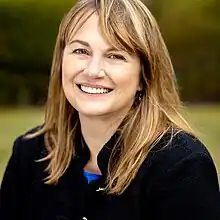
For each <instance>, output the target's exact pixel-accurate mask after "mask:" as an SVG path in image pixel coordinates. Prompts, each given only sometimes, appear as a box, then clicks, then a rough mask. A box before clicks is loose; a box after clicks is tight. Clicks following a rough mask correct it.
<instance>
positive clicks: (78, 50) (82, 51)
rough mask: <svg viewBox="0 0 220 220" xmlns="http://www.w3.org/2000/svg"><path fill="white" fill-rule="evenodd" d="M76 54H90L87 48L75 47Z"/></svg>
mask: <svg viewBox="0 0 220 220" xmlns="http://www.w3.org/2000/svg"><path fill="white" fill-rule="evenodd" d="M73 53H75V54H83V55H89V52H88V51H87V50H86V49H75V50H74V51H73Z"/></svg>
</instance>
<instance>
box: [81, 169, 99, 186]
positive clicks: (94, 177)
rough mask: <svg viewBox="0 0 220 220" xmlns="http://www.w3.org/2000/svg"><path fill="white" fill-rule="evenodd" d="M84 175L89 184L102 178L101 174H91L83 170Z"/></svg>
mask: <svg viewBox="0 0 220 220" xmlns="http://www.w3.org/2000/svg"><path fill="white" fill-rule="evenodd" d="M83 175H84V177H86V179H87V181H88V183H90V182H92V181H93V180H97V179H99V178H100V177H101V175H100V174H95V173H90V172H88V171H86V170H83Z"/></svg>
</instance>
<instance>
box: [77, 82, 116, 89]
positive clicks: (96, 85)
mask: <svg viewBox="0 0 220 220" xmlns="http://www.w3.org/2000/svg"><path fill="white" fill-rule="evenodd" d="M77 85H81V86H86V87H91V88H103V89H111V90H112V88H110V87H109V86H103V85H98V84H90V83H77Z"/></svg>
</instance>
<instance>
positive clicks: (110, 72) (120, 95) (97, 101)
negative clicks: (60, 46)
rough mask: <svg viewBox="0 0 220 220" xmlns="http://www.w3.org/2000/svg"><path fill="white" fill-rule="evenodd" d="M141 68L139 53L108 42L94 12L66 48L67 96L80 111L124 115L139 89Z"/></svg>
mask: <svg viewBox="0 0 220 220" xmlns="http://www.w3.org/2000/svg"><path fill="white" fill-rule="evenodd" d="M140 69H141V67H140V60H139V58H138V57H137V56H135V55H131V54H129V53H127V52H126V51H119V50H117V49H115V48H113V47H111V45H109V44H108V43H107V42H106V40H105V39H104V38H103V36H102V35H101V33H100V30H99V23H98V16H97V14H93V15H92V16H91V17H90V18H89V19H88V20H87V21H86V22H85V23H84V25H83V26H82V27H81V28H80V29H79V31H78V32H77V33H76V34H75V35H74V36H73V37H72V39H71V41H70V42H69V44H68V45H66V47H65V49H64V55H63V63H62V85H63V89H64V93H65V96H66V98H67V100H68V101H69V102H70V104H71V105H72V106H73V107H74V108H75V109H76V110H77V111H78V112H79V114H81V115H85V116H103V115H106V116H107V115H111V114H112V113H114V115H115V113H116V115H124V114H126V113H127V112H128V110H129V109H130V108H131V106H132V104H133V101H134V97H135V94H136V92H137V90H140V86H139V78H140ZM112 115H113V114H112Z"/></svg>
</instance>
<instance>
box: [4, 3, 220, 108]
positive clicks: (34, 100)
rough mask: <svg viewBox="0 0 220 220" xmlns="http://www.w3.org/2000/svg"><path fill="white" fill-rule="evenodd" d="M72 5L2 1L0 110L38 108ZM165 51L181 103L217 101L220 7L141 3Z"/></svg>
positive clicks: (195, 4) (219, 78)
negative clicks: (156, 24)
mask: <svg viewBox="0 0 220 220" xmlns="http://www.w3.org/2000/svg"><path fill="white" fill-rule="evenodd" d="M74 2H75V1H58V0H53V1H52V0H19V1H15V0H0V33H1V35H0V88H1V93H0V104H10V105H15V104H16V105H26V104H42V103H43V102H44V100H45V97H46V92H47V84H48V77H49V72H50V66H51V59H52V53H53V47H54V43H55V40H56V34H57V31H58V26H59V22H60V20H61V18H62V17H63V15H64V12H65V11H67V9H69V8H70V7H71V5H73V4H74ZM145 2H146V4H147V5H148V6H149V8H150V10H151V11H152V12H153V14H154V15H155V16H156V18H157V20H158V22H159V25H160V27H161V31H162V33H163V36H164V38H165V41H166V43H167V45H168V49H169V51H170V54H171V57H172V60H173V63H174V67H175V70H176V74H177V77H178V82H179V85H180V92H181V96H182V98H183V100H186V101H191V102H193V101H194V102H198V101H220V86H219V85H218V82H219V81H220V74H219V70H220V67H219V60H220V41H219V38H220V25H219V23H220V13H219V10H220V1H219V0H179V1H176V0H166V1H164V0H145Z"/></svg>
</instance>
